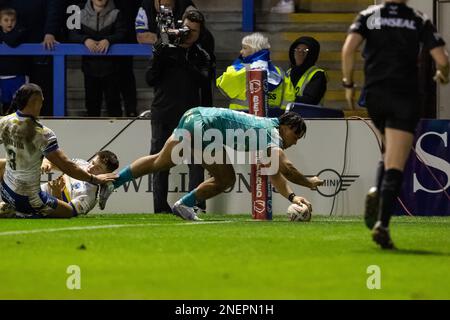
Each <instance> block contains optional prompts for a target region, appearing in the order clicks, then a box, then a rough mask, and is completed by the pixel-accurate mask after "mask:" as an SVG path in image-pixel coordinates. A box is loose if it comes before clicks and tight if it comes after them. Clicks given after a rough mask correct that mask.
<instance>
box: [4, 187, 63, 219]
mask: <svg viewBox="0 0 450 320" xmlns="http://www.w3.org/2000/svg"><path fill="white" fill-rule="evenodd" d="M0 194H1V196H2V199H3V201H5V202H6V203H8V204H9V205H11V206H12V207H13V208H14V209H15V210H16V211H17V212H20V213H23V214H26V215H31V216H46V215H47V214H48V213H49V211H50V210H54V209H56V208H57V207H58V199H56V198H55V197H54V196H52V195H50V194H48V193H47V192H44V191H40V192H39V193H38V194H36V196H34V197H28V196H23V195H20V194H17V193H15V192H14V191H12V190H11V188H10V187H8V186H7V185H6V183H5V182H3V181H2V183H1V184H0Z"/></svg>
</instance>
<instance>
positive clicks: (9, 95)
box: [0, 76, 27, 103]
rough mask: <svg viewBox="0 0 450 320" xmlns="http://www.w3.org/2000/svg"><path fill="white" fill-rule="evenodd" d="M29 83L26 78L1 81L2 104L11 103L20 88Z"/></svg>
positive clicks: (18, 77) (0, 97) (0, 95)
mask: <svg viewBox="0 0 450 320" xmlns="http://www.w3.org/2000/svg"><path fill="white" fill-rule="evenodd" d="M26 82H27V79H26V77H25V76H16V77H15V78H10V79H0V101H1V102H2V103H11V101H12V99H13V97H14V94H15V93H16V91H17V90H19V88H20V87H21V86H22V85H24V84H25V83H26Z"/></svg>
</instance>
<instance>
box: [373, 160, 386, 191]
mask: <svg viewBox="0 0 450 320" xmlns="http://www.w3.org/2000/svg"><path fill="white" fill-rule="evenodd" d="M383 176H384V161H383V160H380V161H379V162H378V167H377V175H376V178H375V186H376V187H377V190H378V192H380V190H381V182H382V181H383Z"/></svg>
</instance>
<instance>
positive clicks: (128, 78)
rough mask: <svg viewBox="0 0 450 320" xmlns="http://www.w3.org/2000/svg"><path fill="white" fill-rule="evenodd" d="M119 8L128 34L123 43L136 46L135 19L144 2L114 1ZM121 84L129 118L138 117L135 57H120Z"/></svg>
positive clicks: (126, 113) (138, 0)
mask: <svg viewBox="0 0 450 320" xmlns="http://www.w3.org/2000/svg"><path fill="white" fill-rule="evenodd" d="M114 1H115V3H116V6H117V8H118V9H119V10H120V12H122V15H123V17H124V19H125V23H126V28H127V34H126V37H125V39H124V41H123V43H130V44H136V43H137V39H136V32H135V29H134V24H135V19H136V16H137V13H138V10H139V8H140V6H141V3H142V0H114ZM118 60H119V84H120V94H121V95H122V101H123V105H124V108H125V115H126V116H127V117H136V116H137V91H136V78H135V76H134V70H133V56H125V57H120V58H119V59H118Z"/></svg>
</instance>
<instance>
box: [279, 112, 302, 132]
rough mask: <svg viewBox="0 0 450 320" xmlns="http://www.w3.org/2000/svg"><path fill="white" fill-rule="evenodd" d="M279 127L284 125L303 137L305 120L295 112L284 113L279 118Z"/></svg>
mask: <svg viewBox="0 0 450 320" xmlns="http://www.w3.org/2000/svg"><path fill="white" fill-rule="evenodd" d="M278 119H279V120H280V126H281V125H283V124H284V125H286V126H289V127H290V128H291V129H293V130H294V131H295V133H296V134H298V135H301V136H304V135H305V134H306V123H305V120H303V118H302V117H301V116H300V115H299V114H298V113H296V112H292V111H289V112H286V113H284V114H282V115H281V116H280V117H279V118H278Z"/></svg>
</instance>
